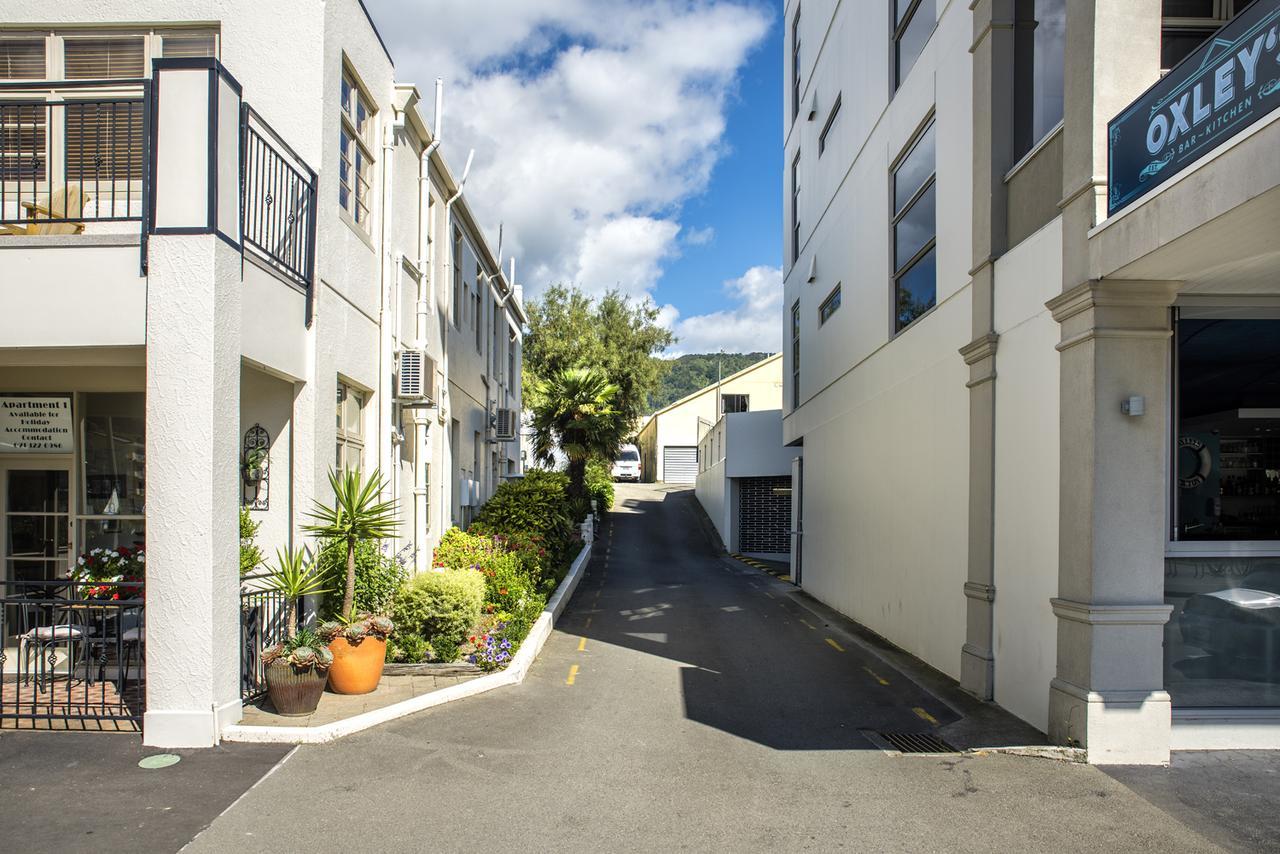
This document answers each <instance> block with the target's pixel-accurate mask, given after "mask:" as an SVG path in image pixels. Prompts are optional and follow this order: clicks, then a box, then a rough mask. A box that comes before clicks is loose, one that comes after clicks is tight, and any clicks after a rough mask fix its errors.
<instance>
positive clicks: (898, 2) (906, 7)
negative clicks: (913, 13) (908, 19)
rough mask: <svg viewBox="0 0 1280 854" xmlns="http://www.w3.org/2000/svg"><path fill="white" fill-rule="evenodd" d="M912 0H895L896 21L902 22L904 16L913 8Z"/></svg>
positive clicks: (894, 14)
mask: <svg viewBox="0 0 1280 854" xmlns="http://www.w3.org/2000/svg"><path fill="white" fill-rule="evenodd" d="M911 3H912V0H894V3H893V6H894V12H893V20H894V23H897V24H901V23H902V19H903V17H904V16H905V15H906V14H907V12H909V11H910V10H911Z"/></svg>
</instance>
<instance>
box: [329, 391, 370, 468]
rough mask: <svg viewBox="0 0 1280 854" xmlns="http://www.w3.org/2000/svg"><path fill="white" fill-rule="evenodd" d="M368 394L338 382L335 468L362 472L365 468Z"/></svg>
mask: <svg viewBox="0 0 1280 854" xmlns="http://www.w3.org/2000/svg"><path fill="white" fill-rule="evenodd" d="M368 400H369V395H368V392H366V391H363V390H362V389H358V388H356V387H355V386H353V385H349V384H348V383H345V382H343V381H342V380H338V406H337V433H336V436H337V443H336V444H337V452H336V454H335V455H334V467H335V468H336V469H337V470H338V471H342V470H343V469H353V470H357V471H358V470H361V469H363V468H364V406H365V403H367V402H368Z"/></svg>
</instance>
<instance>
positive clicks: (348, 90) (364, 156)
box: [338, 69, 373, 232]
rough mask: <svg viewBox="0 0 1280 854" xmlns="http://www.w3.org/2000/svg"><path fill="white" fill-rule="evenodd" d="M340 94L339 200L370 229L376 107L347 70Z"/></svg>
mask: <svg viewBox="0 0 1280 854" xmlns="http://www.w3.org/2000/svg"><path fill="white" fill-rule="evenodd" d="M341 94H342V131H341V150H340V151H339V162H338V203H339V204H340V205H341V206H342V209H343V210H345V211H346V212H347V213H348V214H350V215H351V218H352V219H353V220H355V222H356V224H357V225H359V226H360V227H361V228H363V229H364V230H365V231H366V232H367V231H369V205H370V203H371V201H372V189H371V188H372V184H373V108H372V107H370V105H369V99H368V98H367V97H366V96H365V94H364V92H363V90H361V88H360V86H359V85H358V84H357V83H356V81H355V77H354V76H352V74H351V73H350V72H349V71H347V70H345V69H344V70H343V72H342V90H341Z"/></svg>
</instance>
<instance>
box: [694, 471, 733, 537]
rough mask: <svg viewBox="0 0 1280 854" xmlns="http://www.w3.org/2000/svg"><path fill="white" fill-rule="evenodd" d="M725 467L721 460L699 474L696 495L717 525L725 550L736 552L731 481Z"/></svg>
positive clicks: (695, 489) (717, 531)
mask: <svg viewBox="0 0 1280 854" xmlns="http://www.w3.org/2000/svg"><path fill="white" fill-rule="evenodd" d="M724 467H725V466H724V461H723V460H721V461H719V462H717V463H715V464H714V465H712V466H711V467H710V468H708V469H707V470H706V471H700V472H698V482H697V485H696V487H695V488H694V494H695V495H696V496H697V497H698V503H699V504H701V505H702V509H703V510H704V511H706V514H707V516H708V517H709V518H710V519H711V524H713V525H715V528H716V533H718V534H719V535H720V541H721V542H722V543H724V546H725V548H726V549H728V550H729V551H735V550H736V548H737V545H736V543H734V542H733V540H734V537H733V534H734V530H733V519H732V517H731V515H730V513H729V500H728V491H729V479H728V478H727V477H725V473H724Z"/></svg>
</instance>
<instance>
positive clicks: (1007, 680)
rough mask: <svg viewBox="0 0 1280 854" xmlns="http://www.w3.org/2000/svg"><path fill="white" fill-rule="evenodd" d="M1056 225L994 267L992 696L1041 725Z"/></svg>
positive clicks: (1052, 558) (1054, 427) (1048, 647)
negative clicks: (996, 346) (996, 343)
mask: <svg viewBox="0 0 1280 854" xmlns="http://www.w3.org/2000/svg"><path fill="white" fill-rule="evenodd" d="M1061 263H1062V220H1061V219H1060V218H1059V219H1055V220H1053V221H1052V222H1050V223H1049V224H1048V225H1046V226H1045V227H1044V228H1042V229H1040V231H1038V232H1036V233H1035V234H1034V235H1032V236H1031V237H1029V238H1027V239H1026V240H1025V241H1023V242H1022V243H1021V244H1019V245H1018V246H1017V247H1015V248H1014V249H1013V250H1012V251H1010V252H1009V253H1007V254H1006V255H1004V256H1003V257H1001V258H1000V260H998V261H997V262H996V266H995V299H996V303H995V328H996V332H997V333H998V334H999V335H1000V345H999V349H998V350H997V351H996V426H995V435H996V459H995V588H996V597H995V603H994V607H995V636H994V653H995V668H996V670H995V699H996V702H998V703H999V704H1000V705H1001V706H1003V707H1004V708H1006V709H1008V710H1009V711H1011V712H1013V713H1014V714H1015V715H1017V716H1018V717H1020V718H1022V719H1023V720H1025V721H1027V722H1028V723H1030V724H1031V725H1033V726H1035V727H1037V728H1038V729H1040V730H1042V731H1045V730H1047V729H1048V723H1049V721H1048V715H1049V691H1048V686H1049V682H1050V680H1052V679H1053V677H1054V675H1055V673H1056V669H1057V619H1056V618H1055V617H1054V616H1053V611H1052V609H1051V608H1050V606H1049V600H1050V599H1051V598H1052V597H1054V596H1056V595H1058V465H1059V463H1058V451H1059V447H1058V435H1059V430H1058V428H1059V424H1058V409H1059V395H1058V379H1059V359H1060V357H1059V354H1058V351H1057V350H1056V349H1054V345H1055V344H1057V342H1058V339H1059V326H1058V323H1057V321H1055V320H1054V319H1053V317H1052V316H1051V315H1050V313H1049V310H1048V309H1047V308H1045V306H1044V303H1045V301H1046V300H1048V299H1050V298H1052V297H1053V296H1056V295H1057V292H1058V291H1059V290H1060V284H1059V283H1060V282H1061V281H1062V273H1061Z"/></svg>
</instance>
